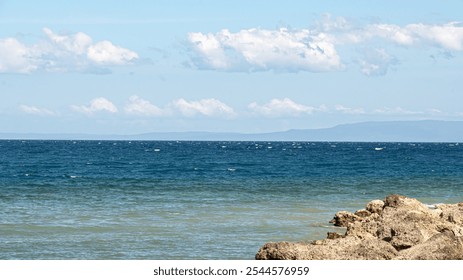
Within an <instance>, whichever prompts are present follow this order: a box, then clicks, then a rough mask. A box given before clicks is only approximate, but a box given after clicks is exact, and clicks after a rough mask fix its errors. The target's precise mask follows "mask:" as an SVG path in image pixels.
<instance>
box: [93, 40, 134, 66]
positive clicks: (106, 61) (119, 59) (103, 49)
mask: <svg viewBox="0 0 463 280" xmlns="http://www.w3.org/2000/svg"><path fill="white" fill-rule="evenodd" d="M87 57H88V58H89V59H90V60H92V61H94V62H96V63H98V64H103V65H124V64H128V63H130V62H131V61H133V60H135V59H137V58H138V54H137V53H135V52H133V51H131V50H129V49H125V48H121V47H118V46H115V45H113V44H112V43H111V42H109V41H102V42H98V43H96V44H94V45H92V46H90V47H89V48H88V50H87Z"/></svg>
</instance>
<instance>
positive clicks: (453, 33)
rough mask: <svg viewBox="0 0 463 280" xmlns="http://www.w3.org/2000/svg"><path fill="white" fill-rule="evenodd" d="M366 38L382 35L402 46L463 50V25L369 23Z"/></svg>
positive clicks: (457, 23)
mask: <svg viewBox="0 0 463 280" xmlns="http://www.w3.org/2000/svg"><path fill="white" fill-rule="evenodd" d="M364 34H365V38H371V37H382V38H383V39H386V40H388V41H392V42H394V43H396V44H398V45H402V46H412V45H424V46H426V45H428V46H436V47H439V48H443V49H445V50H453V51H461V50H463V26H460V23H459V22H449V23H446V24H441V25H429V24H423V23H413V24H408V25H406V26H404V27H401V26H398V25H394V24H373V25H369V26H368V27H367V28H366V30H365V32H364Z"/></svg>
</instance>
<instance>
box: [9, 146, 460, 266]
mask: <svg viewBox="0 0 463 280" xmlns="http://www.w3.org/2000/svg"><path fill="white" fill-rule="evenodd" d="M395 193H397V194H402V195H406V196H410V197H414V198H417V199H419V200H421V201H422V202H424V203H426V204H435V203H457V202H460V201H463V144H460V143H364V142H360V143H358V142H239V141H234V142H226V141H213V142H208V141H68V140H66V141H64V140H63V141H51V140H50V141H41V140H26V141H22V140H1V141H0V259H4V260H9V259H28V260H37V259H45V260H50V259H52V260H62V259H64V260H65V259H82V260H99V259H109V260H119V259H123V260H197V259H199V260H201V259H207V260H214V259H220V260H233V259H243V260H247V259H253V258H254V256H255V254H256V252H257V251H258V250H259V248H260V247H261V246H262V245H264V244H265V243H266V242H271V241H312V240H317V239H323V238H325V237H326V233H327V232H329V231H338V232H342V231H343V230H344V229H342V228H334V227H333V226H332V225H331V224H329V223H328V222H329V220H331V219H332V217H333V216H334V214H335V213H336V212H337V211H340V210H348V211H355V210H358V209H361V208H364V207H365V205H366V203H367V202H369V201H370V200H373V199H384V198H385V197H386V196H387V195H389V194H395Z"/></svg>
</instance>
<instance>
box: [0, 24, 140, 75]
mask: <svg viewBox="0 0 463 280" xmlns="http://www.w3.org/2000/svg"><path fill="white" fill-rule="evenodd" d="M43 32H44V34H45V35H46V36H45V37H44V39H43V40H41V41H39V42H37V43H35V44H31V45H26V44H24V43H21V42H20V41H18V40H17V39H15V38H6V39H0V73H31V72H33V71H37V70H45V71H50V72H56V71H59V72H69V71H83V72H85V71H88V72H91V71H92V72H100V73H101V72H102V71H94V69H93V68H95V67H109V66H114V65H127V64H130V63H132V62H134V61H135V60H137V59H138V58H139V57H138V54H137V53H136V52H134V51H131V50H129V49H126V48H123V47H120V46H116V45H114V44H113V43H111V42H110V41H100V42H96V43H94V42H93V41H92V38H91V37H90V36H89V35H87V34H85V33H82V32H77V33H75V34H64V35H60V34H56V33H54V32H53V31H52V30H50V29H48V28H44V29H43Z"/></svg>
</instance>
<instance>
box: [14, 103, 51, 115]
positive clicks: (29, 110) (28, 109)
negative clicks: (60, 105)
mask: <svg viewBox="0 0 463 280" xmlns="http://www.w3.org/2000/svg"><path fill="white" fill-rule="evenodd" d="M19 109H20V110H21V111H23V112H24V113H26V114H31V115H39V116H57V115H58V113H56V112H54V111H51V110H49V109H46V108H39V107H35V106H29V105H24V104H23V105H20V106H19Z"/></svg>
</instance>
